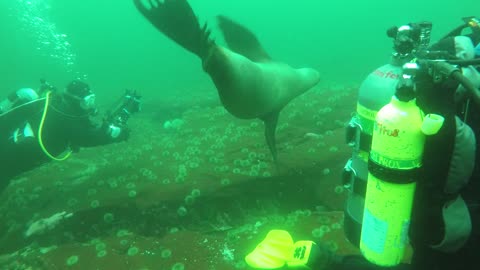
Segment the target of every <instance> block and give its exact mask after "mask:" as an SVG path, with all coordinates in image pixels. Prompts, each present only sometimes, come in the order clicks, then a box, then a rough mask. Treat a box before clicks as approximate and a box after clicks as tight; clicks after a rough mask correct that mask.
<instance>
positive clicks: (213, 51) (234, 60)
mask: <svg viewBox="0 0 480 270" xmlns="http://www.w3.org/2000/svg"><path fill="white" fill-rule="evenodd" d="M146 2H147V3H145V2H144V1H142V0H134V3H135V5H136V7H137V8H138V10H139V11H140V12H141V13H142V14H143V16H144V17H146V18H147V19H148V20H149V21H150V22H151V23H152V24H153V25H154V26H155V27H156V28H157V29H158V30H160V32H162V33H163V34H165V35H166V36H167V37H169V38H170V39H172V40H173V41H175V42H176V43H177V44H179V45H180V46H182V47H184V48H185V49H187V50H188V51H190V52H192V53H194V54H196V55H197V56H198V57H200V59H201V60H202V65H203V69H204V70H205V71H206V72H207V73H208V74H209V75H210V77H211V79H212V81H213V83H214V84H215V86H216V88H217V90H218V94H219V96H220V100H221V102H222V104H223V106H224V107H225V109H226V110H227V111H228V112H229V113H231V114H232V115H233V116H235V117H238V118H241V119H255V118H259V119H261V120H263V122H264V124H265V138H266V141H267V145H268V147H269V149H270V152H271V153H272V156H273V160H274V161H275V162H276V161H277V150H276V146H275V130H276V127H277V122H278V116H279V113H280V111H281V110H282V109H283V107H285V106H286V105H287V104H288V103H289V102H290V101H291V100H292V99H294V98H295V97H297V96H299V95H301V94H303V93H304V92H306V91H307V90H309V89H310V88H312V87H313V86H315V85H316V84H317V83H318V82H319V79H320V78H319V77H320V76H319V73H318V72H317V71H316V70H314V69H311V68H300V69H295V68H292V67H290V66H289V65H287V64H285V63H281V62H276V61H273V60H272V59H271V58H270V57H269V56H268V54H267V53H266V52H265V50H264V49H263V48H262V46H261V45H260V43H259V42H258V40H257V38H256V37H255V35H254V34H253V33H251V32H250V31H249V30H248V29H246V28H245V27H243V26H241V25H239V24H237V23H235V22H233V21H232V20H230V19H228V18H227V17H225V16H218V17H217V18H218V21H219V28H220V30H221V31H222V33H223V35H224V38H225V41H226V43H227V45H228V47H229V48H225V47H222V46H220V45H217V44H216V43H215V41H214V40H212V39H211V38H210V31H209V30H207V25H206V24H204V25H203V27H201V26H200V24H199V22H198V19H197V17H196V15H195V13H194V12H193V10H192V8H191V6H190V5H189V3H188V2H187V0H164V1H163V2H162V1H159V0H148V1H146Z"/></svg>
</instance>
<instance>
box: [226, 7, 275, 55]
mask: <svg viewBox="0 0 480 270" xmlns="http://www.w3.org/2000/svg"><path fill="white" fill-rule="evenodd" d="M217 20H218V26H219V28H220V30H221V31H222V33H223V37H224V39H225V42H226V43H227V45H228V47H229V49H231V50H232V51H234V52H236V53H238V54H241V55H243V56H245V57H247V58H248V59H250V60H251V61H254V62H263V61H268V60H270V56H268V54H267V52H265V50H264V49H263V47H262V45H261V44H260V42H259V41H258V39H257V37H256V36H255V35H254V34H253V33H252V32H251V31H250V30H248V29H247V28H245V27H244V26H242V25H240V24H238V23H236V22H234V21H232V20H231V19H230V18H227V17H225V16H222V15H219V16H217Z"/></svg>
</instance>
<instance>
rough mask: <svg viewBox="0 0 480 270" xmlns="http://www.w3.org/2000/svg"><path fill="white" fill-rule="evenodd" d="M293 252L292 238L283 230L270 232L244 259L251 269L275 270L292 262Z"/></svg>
mask: <svg viewBox="0 0 480 270" xmlns="http://www.w3.org/2000/svg"><path fill="white" fill-rule="evenodd" d="M293 251H294V245H293V239H292V236H291V235H290V234H289V233H288V232H287V231H284V230H271V231H270V232H268V234H267V236H266V237H265V239H264V240H263V241H262V242H260V244H258V245H257V247H256V248H255V249H254V250H253V251H252V252H250V253H249V254H248V255H247V256H246V257H245V262H246V263H247V264H248V265H249V266H250V267H253V268H261V269H275V268H280V267H283V266H284V265H285V263H286V262H287V261H290V260H292V255H293Z"/></svg>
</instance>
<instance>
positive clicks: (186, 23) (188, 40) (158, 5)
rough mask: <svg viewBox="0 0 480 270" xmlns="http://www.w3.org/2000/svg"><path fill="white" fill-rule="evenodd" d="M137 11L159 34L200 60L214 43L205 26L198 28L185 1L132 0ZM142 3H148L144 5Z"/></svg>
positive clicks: (194, 16)
mask: <svg viewBox="0 0 480 270" xmlns="http://www.w3.org/2000/svg"><path fill="white" fill-rule="evenodd" d="M133 2H134V3H135V6H136V7H137V9H138V10H139V11H140V13H142V15H143V16H144V17H145V18H146V19H147V20H149V21H150V23H152V24H153V26H155V27H156V28H157V29H158V30H159V31H160V32H162V33H163V34H165V35H166V36H167V37H169V38H170V39H171V40H173V41H175V42H176V43H177V44H179V45H180V46H182V47H183V48H185V49H187V50H189V51H190V52H192V53H194V54H196V55H198V56H199V57H200V58H201V59H204V57H205V56H206V55H207V54H208V51H209V49H210V47H211V46H212V45H214V44H215V43H214V41H213V40H212V39H211V38H210V31H208V30H207V25H206V24H205V25H204V26H203V27H201V26H200V23H199V22H198V19H197V16H196V15H195V13H194V12H193V10H192V8H191V6H190V4H189V3H188V2H187V1H186V0H165V1H163V2H162V1H160V0H148V1H142V0H133ZM144 2H148V5H146V4H145V3H144Z"/></svg>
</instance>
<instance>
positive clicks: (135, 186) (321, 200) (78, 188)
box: [0, 87, 358, 270]
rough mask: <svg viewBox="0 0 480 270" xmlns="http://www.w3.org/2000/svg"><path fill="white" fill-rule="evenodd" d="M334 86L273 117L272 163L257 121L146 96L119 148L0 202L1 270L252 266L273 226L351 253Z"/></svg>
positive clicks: (349, 101)
mask: <svg viewBox="0 0 480 270" xmlns="http://www.w3.org/2000/svg"><path fill="white" fill-rule="evenodd" d="M335 88H336V89H334V90H332V89H331V88H329V87H319V88H317V89H313V90H312V91H309V92H308V93H306V94H304V95H302V96H300V97H298V98H297V99H295V100H294V102H292V103H291V104H289V105H288V106H287V107H286V108H285V110H284V111H283V112H282V114H281V116H280V120H279V126H278V130H277V141H278V152H279V157H278V158H279V164H278V166H275V165H274V164H273V162H272V159H271V156H270V153H269V151H268V149H267V147H266V146H265V142H264V137H263V123H262V122H260V121H259V120H238V119H236V118H234V117H232V116H231V115H230V114H228V113H227V112H226V111H225V109H224V108H223V107H222V106H220V104H219V103H218V102H217V101H216V99H215V96H213V94H212V96H210V97H205V96H203V97H202V98H200V99H199V98H197V97H192V98H191V100H184V99H183V100H170V101H168V102H166V101H163V103H158V104H156V103H155V101H154V100H146V101H145V103H146V104H145V106H144V110H143V111H142V112H140V113H139V114H137V115H135V116H134V117H132V118H131V120H130V122H129V125H130V127H131V129H132V134H131V137H130V139H129V140H128V141H127V142H122V143H119V144H114V145H107V146H102V147H97V148H92V149H82V150H81V151H80V152H79V153H76V154H74V155H73V156H72V157H71V158H70V159H68V160H67V161H65V162H51V163H49V164H48V165H45V166H42V167H40V168H38V169H35V170H34V171H31V172H28V173H26V174H24V175H22V176H21V177H19V178H17V179H16V180H15V181H13V182H12V184H11V185H10V186H9V187H8V189H7V190H5V191H4V192H3V194H1V195H0V201H1V202H2V203H1V205H0V220H1V223H0V254H3V255H1V256H0V268H1V269H42V270H43V269H48V270H54V269H72V270H73V269H82V270H83V269H115V270H122V269H135V270H136V269H138V270H140V269H143V270H146V269H166V270H170V269H172V270H180V269H202V270H203V269H205V270H214V269H217V270H223V269H225V270H228V269H250V268H249V267H248V266H247V265H246V263H245V260H244V258H245V256H246V255H247V254H248V253H249V252H251V251H252V250H253V249H254V248H255V246H256V245H257V244H258V243H260V241H261V240H262V239H263V238H264V237H265V235H266V234H267V232H268V231H269V230H272V229H284V230H287V231H288V232H290V234H291V235H292V237H293V239H294V240H295V241H298V240H312V241H316V242H318V243H322V244H325V245H327V246H328V247H329V248H330V249H331V250H332V251H334V252H336V253H338V254H358V250H357V249H356V248H355V247H354V246H353V245H351V244H350V243H349V242H348V241H347V240H346V238H345V235H344V233H343V204H344V200H345V197H346V194H347V191H346V190H345V189H344V187H343V186H342V183H341V173H342V169H343V166H344V164H345V162H346V160H347V159H348V158H349V156H350V155H351V149H350V148H349V147H348V146H347V145H346V143H345V139H344V137H345V136H344V130H345V125H346V123H347V122H348V120H349V118H350V116H351V114H352V113H353V112H354V110H355V104H356V89H355V88H353V87H335ZM212 97H213V98H212ZM191 104H195V106H193V105H191ZM166 112H167V113H166Z"/></svg>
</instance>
